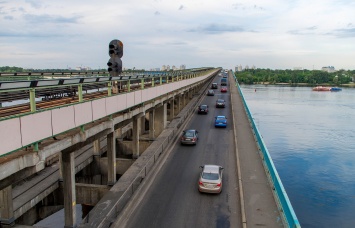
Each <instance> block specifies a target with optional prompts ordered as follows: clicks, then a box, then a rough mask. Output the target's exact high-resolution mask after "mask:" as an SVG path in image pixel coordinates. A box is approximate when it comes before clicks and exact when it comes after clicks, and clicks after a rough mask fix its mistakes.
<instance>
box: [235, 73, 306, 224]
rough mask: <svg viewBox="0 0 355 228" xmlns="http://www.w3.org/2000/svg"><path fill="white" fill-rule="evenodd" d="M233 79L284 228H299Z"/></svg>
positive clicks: (271, 162)
mask: <svg viewBox="0 0 355 228" xmlns="http://www.w3.org/2000/svg"><path fill="white" fill-rule="evenodd" d="M234 79H235V82H236V83H235V85H236V87H237V88H238V91H239V94H240V96H241V98H242V101H243V105H244V108H245V111H246V113H247V116H248V118H249V122H250V124H251V127H252V129H253V131H254V134H255V138H256V141H257V143H258V146H259V148H260V151H261V153H262V156H263V163H264V167H265V169H267V170H266V171H267V174H269V178H270V181H271V184H272V186H273V190H274V194H275V196H276V199H277V201H278V207H279V210H280V212H281V214H282V215H283V218H284V221H285V223H286V226H287V227H290V228H300V227H301V225H300V223H299V221H298V219H297V216H296V213H295V211H294V210H293V207H292V204H291V202H290V200H289V198H288V196H287V193H286V190H285V188H284V186H283V184H282V181H281V179H280V177H279V174H278V172H277V170H276V167H275V165H274V162H273V161H272V158H271V156H270V154H269V151H268V149H267V147H266V145H265V143H264V140H263V138H262V136H261V134H260V132H259V130H258V128H257V126H256V124H255V122H254V119H253V116H252V114H251V112H250V110H249V108H248V105H247V103H246V101H245V99H244V95H243V92H242V90H241V89H240V86H239V83H238V80H237V78H236V76H235V75H234Z"/></svg>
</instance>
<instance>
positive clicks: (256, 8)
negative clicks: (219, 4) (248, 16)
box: [232, 3, 265, 10]
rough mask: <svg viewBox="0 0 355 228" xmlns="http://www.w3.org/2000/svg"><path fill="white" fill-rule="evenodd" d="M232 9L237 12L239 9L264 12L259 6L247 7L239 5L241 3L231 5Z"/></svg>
mask: <svg viewBox="0 0 355 228" xmlns="http://www.w3.org/2000/svg"><path fill="white" fill-rule="evenodd" d="M232 7H233V8H234V9H236V10H238V9H240V10H265V9H264V8H263V7H261V6H257V5H253V6H248V5H245V4H241V3H236V4H233V5H232Z"/></svg>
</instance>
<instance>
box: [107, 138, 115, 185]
mask: <svg viewBox="0 0 355 228" xmlns="http://www.w3.org/2000/svg"><path fill="white" fill-rule="evenodd" d="M115 183H116V134H115V131H113V132H111V133H110V134H108V135H107V185H110V186H112V185H114V184H115Z"/></svg>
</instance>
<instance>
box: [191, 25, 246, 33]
mask: <svg viewBox="0 0 355 228" xmlns="http://www.w3.org/2000/svg"><path fill="white" fill-rule="evenodd" d="M244 31H245V30H244V29H243V28H241V27H238V26H230V25H220V24H209V25H205V26H201V27H198V28H196V29H190V30H188V32H201V33H224V32H244Z"/></svg>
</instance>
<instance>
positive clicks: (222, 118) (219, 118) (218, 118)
mask: <svg viewBox="0 0 355 228" xmlns="http://www.w3.org/2000/svg"><path fill="white" fill-rule="evenodd" d="M217 120H225V118H224V117H217Z"/></svg>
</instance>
